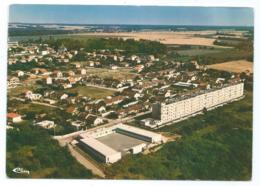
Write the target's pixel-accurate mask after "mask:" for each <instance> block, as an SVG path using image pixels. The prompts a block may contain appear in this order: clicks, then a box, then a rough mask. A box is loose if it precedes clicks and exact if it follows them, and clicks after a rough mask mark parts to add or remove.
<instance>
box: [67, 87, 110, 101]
mask: <svg viewBox="0 0 260 186" xmlns="http://www.w3.org/2000/svg"><path fill="white" fill-rule="evenodd" d="M69 92H78V94H79V95H82V96H87V97H91V98H96V99H100V98H104V97H106V96H111V95H112V94H113V93H114V91H112V90H107V89H103V88H97V87H89V86H80V87H75V88H72V89H69Z"/></svg>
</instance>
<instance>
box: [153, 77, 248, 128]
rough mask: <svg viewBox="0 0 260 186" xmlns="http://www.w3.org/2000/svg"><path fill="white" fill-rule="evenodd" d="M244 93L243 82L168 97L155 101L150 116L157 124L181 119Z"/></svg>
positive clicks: (234, 98) (233, 99)
mask: <svg viewBox="0 0 260 186" xmlns="http://www.w3.org/2000/svg"><path fill="white" fill-rule="evenodd" d="M243 94H244V83H243V82H239V83H235V84H232V85H226V86H223V87H221V88H218V89H211V90H205V91H200V92H198V93H196V94H193V95H189V96H184V97H179V98H174V99H170V100H168V101H166V102H163V103H155V104H153V107H152V117H153V119H155V120H159V123H158V124H157V125H162V124H167V123H169V122H174V121H178V120H181V119H183V118H186V117H189V116H192V115H194V114H196V113H199V112H201V111H202V110H203V109H207V110H208V109H212V108H215V107H217V106H221V105H223V104H225V103H228V102H232V101H235V100H237V99H239V98H241V97H243Z"/></svg>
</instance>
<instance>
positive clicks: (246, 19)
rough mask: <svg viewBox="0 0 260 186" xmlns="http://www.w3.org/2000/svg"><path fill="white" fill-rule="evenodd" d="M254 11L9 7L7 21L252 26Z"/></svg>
mask: <svg viewBox="0 0 260 186" xmlns="http://www.w3.org/2000/svg"><path fill="white" fill-rule="evenodd" d="M253 17H254V15H253V9H251V8H232V7H228V8H224V7H162V6H150V7H149V6H88V5H11V6H10V11H9V22H10V23H11V22H21V23H65V24H66V23H67V24H141V25H201V26H203V25H213V26H253V24H254V19H253Z"/></svg>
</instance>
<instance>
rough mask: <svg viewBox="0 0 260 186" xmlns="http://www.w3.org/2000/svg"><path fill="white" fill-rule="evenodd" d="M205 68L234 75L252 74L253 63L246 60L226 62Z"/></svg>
mask: <svg viewBox="0 0 260 186" xmlns="http://www.w3.org/2000/svg"><path fill="white" fill-rule="evenodd" d="M207 67H208V68H211V69H215V70H222V71H228V72H235V73H241V72H245V71H248V72H250V73H253V63H252V62H249V61H247V60H237V61H228V62H225V63H218V64H213V65H208V66H207Z"/></svg>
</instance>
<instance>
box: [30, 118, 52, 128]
mask: <svg viewBox="0 0 260 186" xmlns="http://www.w3.org/2000/svg"><path fill="white" fill-rule="evenodd" d="M35 125H38V126H40V127H43V128H45V129H51V128H54V127H55V124H54V121H49V120H44V121H41V122H38V123H35Z"/></svg>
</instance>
